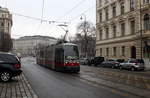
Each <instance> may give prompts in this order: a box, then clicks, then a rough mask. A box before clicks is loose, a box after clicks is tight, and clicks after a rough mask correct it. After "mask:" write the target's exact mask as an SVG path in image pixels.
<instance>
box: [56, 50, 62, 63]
mask: <svg viewBox="0 0 150 98" xmlns="http://www.w3.org/2000/svg"><path fill="white" fill-rule="evenodd" d="M55 60H56V62H63V61H64V50H63V49H62V48H57V49H56V51H55Z"/></svg>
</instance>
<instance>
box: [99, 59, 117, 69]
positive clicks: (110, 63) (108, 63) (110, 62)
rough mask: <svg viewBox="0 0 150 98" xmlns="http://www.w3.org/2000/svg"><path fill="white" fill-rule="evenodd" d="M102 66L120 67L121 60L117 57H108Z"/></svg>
mask: <svg viewBox="0 0 150 98" xmlns="http://www.w3.org/2000/svg"><path fill="white" fill-rule="evenodd" d="M101 66H102V67H110V68H118V67H119V62H118V61H117V60H115V59H108V60H106V61H104V62H102V64H101Z"/></svg>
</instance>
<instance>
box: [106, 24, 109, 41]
mask: <svg viewBox="0 0 150 98" xmlns="http://www.w3.org/2000/svg"><path fill="white" fill-rule="evenodd" d="M108 38H109V28H108V27H107V28H106V39H108Z"/></svg>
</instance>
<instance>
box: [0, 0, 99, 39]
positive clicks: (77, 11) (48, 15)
mask: <svg viewBox="0 0 150 98" xmlns="http://www.w3.org/2000/svg"><path fill="white" fill-rule="evenodd" d="M95 1H96V0H45V6H44V14H43V19H46V20H49V21H59V22H62V21H66V22H71V23H70V24H68V25H69V26H68V29H69V36H74V34H75V33H76V26H77V24H78V23H80V22H81V21H83V20H80V17H81V16H82V13H84V15H86V18H87V20H89V21H91V22H93V24H95V18H96V17H95V12H96V11H95V8H96V7H95V5H96V4H95ZM42 2H43V0H0V6H2V7H7V8H8V9H9V10H10V11H11V12H12V13H19V14H22V15H26V16H31V17H37V18H41V16H42ZM77 5H78V6H77ZM72 8H74V9H73V10H72V11H70V10H71V9H72ZM68 11H69V12H68ZM59 24H60V23H55V24H49V23H48V22H43V23H42V24H41V21H38V20H33V19H29V18H25V17H21V16H17V15H14V14H13V27H12V34H11V35H12V37H13V38H18V37H21V36H30V35H45V36H52V37H56V38H58V37H60V36H61V35H64V34H65V32H64V30H63V29H61V28H60V27H58V26H57V25H59Z"/></svg>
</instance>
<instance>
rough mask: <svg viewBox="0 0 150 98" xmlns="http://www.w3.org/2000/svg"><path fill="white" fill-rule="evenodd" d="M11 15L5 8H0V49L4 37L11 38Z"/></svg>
mask: <svg viewBox="0 0 150 98" xmlns="http://www.w3.org/2000/svg"><path fill="white" fill-rule="evenodd" d="M11 27H12V14H10V12H9V11H8V9H7V8H2V7H0V47H1V45H2V42H3V39H4V37H5V35H9V36H11Z"/></svg>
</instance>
